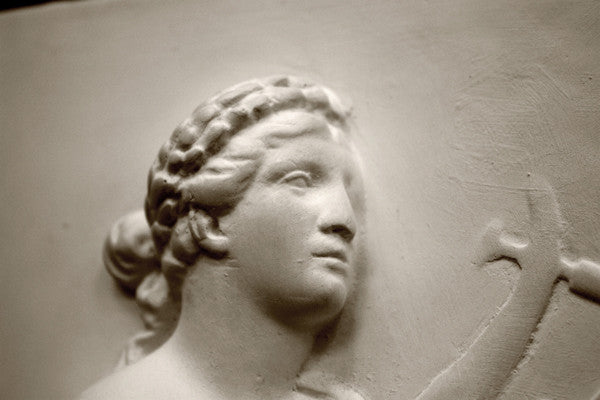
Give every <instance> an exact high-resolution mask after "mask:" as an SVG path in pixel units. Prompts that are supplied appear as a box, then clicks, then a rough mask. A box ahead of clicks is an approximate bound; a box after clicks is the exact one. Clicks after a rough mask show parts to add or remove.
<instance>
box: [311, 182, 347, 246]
mask: <svg viewBox="0 0 600 400" xmlns="http://www.w3.org/2000/svg"><path fill="white" fill-rule="evenodd" d="M323 194H324V196H323V198H322V203H323V204H322V208H321V210H322V212H321V214H320V216H319V220H318V226H319V230H320V231H321V232H323V233H325V234H328V235H335V236H339V237H340V238H341V239H342V240H343V241H344V242H347V243H350V242H352V239H354V236H355V234H356V218H355V214H354V208H353V207H352V202H351V201H350V198H349V196H348V193H347V192H346V188H345V187H344V186H343V185H340V187H336V188H335V189H334V190H332V191H331V192H330V193H327V195H325V193H323Z"/></svg>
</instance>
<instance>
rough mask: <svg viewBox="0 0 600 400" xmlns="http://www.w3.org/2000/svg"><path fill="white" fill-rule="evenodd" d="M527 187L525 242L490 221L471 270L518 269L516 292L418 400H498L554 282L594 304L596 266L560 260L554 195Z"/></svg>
mask: <svg viewBox="0 0 600 400" xmlns="http://www.w3.org/2000/svg"><path fill="white" fill-rule="evenodd" d="M531 181H532V182H531V183H532V187H531V189H529V190H528V191H527V200H528V205H529V212H530V220H529V223H528V224H526V226H525V232H526V236H527V238H528V240H527V242H522V241H520V240H518V239H516V238H514V237H512V236H511V235H510V234H509V233H508V232H506V231H505V230H504V227H503V223H502V221H499V220H493V221H491V222H490V223H489V225H488V226H487V228H486V230H485V232H484V233H483V236H482V239H481V245H480V248H479V250H478V252H477V254H476V257H475V258H476V259H475V263H476V264H477V265H483V264H485V263H488V262H492V261H497V260H500V259H510V260H512V261H514V262H516V263H517V264H518V265H519V267H520V268H521V276H520V279H519V281H518V283H517V284H516V287H515V288H514V290H513V292H512V294H511V296H510V297H509V299H508V300H507V301H506V303H505V304H504V305H503V307H502V309H501V310H500V311H499V313H498V314H497V315H496V316H495V317H494V318H493V319H492V320H491V321H490V323H489V325H488V326H487V328H486V329H485V330H484V331H483V332H482V333H481V334H480V335H479V337H478V338H477V339H476V340H475V342H474V343H473V344H472V345H471V347H470V348H469V349H468V350H467V351H466V352H465V353H464V354H463V355H462V356H461V357H460V358H459V359H458V360H457V361H456V362H454V363H453V364H452V365H451V366H450V367H448V368H447V369H446V370H445V371H443V372H442V373H441V374H440V375H438V376H437V377H436V378H435V379H434V380H433V382H432V383H431V384H430V385H429V387H428V388H427V389H426V390H425V391H424V392H422V393H421V395H420V396H419V397H418V398H419V399H420V400H426V399H427V400H429V399H459V398H460V399H482V400H483V399H491V398H497V397H498V396H500V395H501V394H502V393H503V392H504V389H505V388H506V386H507V385H508V384H509V383H510V381H511V378H512V377H513V376H514V372H515V371H516V370H517V369H518V367H519V365H520V363H521V361H522V360H523V357H524V356H525V354H526V350H527V348H528V346H529V345H530V344H531V335H532V333H533V332H534V331H535V330H536V328H537V326H538V324H539V322H540V321H541V319H542V317H543V316H544V313H545V311H546V308H547V306H548V303H549V301H550V297H551V295H552V291H553V288H554V286H555V284H556V282H557V281H558V280H565V281H567V282H568V284H569V288H570V289H571V291H573V292H574V293H577V294H579V295H582V296H585V297H587V298H589V299H592V300H595V301H597V302H600V265H599V264H597V263H594V262H592V261H590V260H588V259H586V258H580V259H578V260H576V261H571V260H568V259H567V258H566V257H565V256H564V255H563V254H562V251H563V248H564V245H563V242H562V237H563V233H564V222H563V219H562V216H561V214H560V210H559V207H558V203H557V201H556V197H555V194H554V191H553V190H552V187H551V186H550V185H549V184H548V182H547V181H546V180H545V179H543V178H542V177H537V176H532V177H531Z"/></svg>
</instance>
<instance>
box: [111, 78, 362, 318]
mask: <svg viewBox="0 0 600 400" xmlns="http://www.w3.org/2000/svg"><path fill="white" fill-rule="evenodd" d="M348 117H349V113H348V112H347V111H346V110H345V109H344V108H343V106H342V105H341V103H340V101H339V99H338V98H337V96H336V95H335V94H334V93H333V92H331V91H330V90H329V89H327V88H324V87H321V86H317V85H314V84H310V83H307V82H306V81H303V80H299V79H295V78H289V77H283V78H280V77H278V78H269V79H265V80H253V81H249V82H245V83H243V84H240V85H237V86H235V87H233V88H231V89H229V90H226V91H224V92H222V93H221V94H219V95H217V96H215V97H213V98H211V99H209V100H208V101H207V102H205V103H203V104H202V105H200V106H199V107H198V108H197V109H196V110H195V111H194V112H193V113H192V115H191V116H190V117H189V118H188V119H186V120H185V121H184V122H182V123H181V124H180V125H179V126H178V127H177V128H176V129H175V131H174V132H173V134H172V136H171V138H170V139H169V141H168V142H167V143H165V144H164V145H163V146H162V148H161V149H160V152H159V154H158V157H157V159H156V161H155V162H154V164H153V166H152V168H151V170H150V174H149V178H148V194H147V197H146V202H145V216H146V219H147V224H148V225H147V226H149V228H150V229H149V232H148V231H147V228H144V224H139V222H138V225H139V226H138V228H137V230H136V231H134V232H133V233H132V234H130V235H129V236H130V237H134V238H135V239H131V240H130V241H133V242H135V243H137V247H138V250H137V253H138V254H133V257H134V258H135V257H137V258H138V259H139V260H141V261H144V262H141V263H139V264H140V265H141V266H142V267H140V268H141V269H143V271H142V272H139V271H136V273H135V274H134V273H133V270H134V268H133V267H131V268H129V267H126V268H123V267H118V266H117V267H115V266H114V265H115V264H117V263H114V262H112V263H111V262H110V260H114V259H115V256H114V254H115V251H112V253H111V251H110V249H111V248H112V249H117V250H118V245H119V243H122V242H123V240H122V239H119V235H120V233H119V232H121V233H122V232H124V231H125V230H126V228H125V227H122V228H119V229H116V230H115V231H114V232H115V233H113V235H111V237H109V240H108V241H107V248H108V249H109V250H108V251H107V254H109V256H107V257H106V258H105V259H107V260H108V261H109V262H108V263H107V265H108V266H109V270H110V271H111V273H112V274H113V276H116V277H117V278H118V279H120V280H121V281H122V282H124V283H125V284H126V285H129V287H132V288H136V287H137V286H138V285H139V284H140V282H142V281H144V280H149V279H150V278H146V277H147V276H149V275H152V274H154V277H153V278H152V282H153V283H152V284H151V285H150V284H148V285H146V286H150V287H164V288H166V287H168V292H169V293H168V298H169V299H170V300H172V301H174V302H179V301H181V299H182V286H184V285H183V282H184V281H185V277H186V275H187V274H188V272H189V270H190V269H192V268H202V263H203V260H211V265H215V263H216V264H217V265H223V266H227V267H234V268H238V269H239V271H240V274H241V276H243V281H244V285H243V287H242V289H243V290H244V291H245V292H246V294H247V296H248V298H249V299H252V300H253V301H256V302H257V304H258V305H259V306H260V307H262V308H263V309H264V310H265V312H268V313H270V314H272V315H273V317H275V318H280V319H282V320H285V319H286V318H288V317H289V316H294V315H296V316H297V315H305V316H307V315H308V316H310V318H309V319H311V321H314V322H315V323H317V324H322V323H326V322H327V321H329V320H332V319H333V318H335V317H336V316H337V315H338V314H339V312H340V311H341V310H342V308H343V306H344V304H345V303H346V300H347V298H348V296H349V293H350V292H351V288H352V285H353V281H354V278H355V274H356V258H357V254H356V252H357V248H358V246H359V243H358V241H359V240H360V239H359V236H360V235H357V232H358V230H359V228H360V226H361V218H362V212H363V197H362V196H363V189H362V182H361V174H360V171H359V167H358V159H357V157H356V153H355V151H354V149H353V145H352V142H351V140H350V137H349V135H350V127H349V121H348ZM127 225H128V226H132V225H134V224H131V223H128V224H127ZM130 229H131V228H130ZM145 229H146V230H145ZM135 232H137V233H135ZM144 232H145V233H144ZM144 235H145V236H144ZM121 236H122V235H121ZM150 237H151V239H152V243H153V244H154V246H148V245H147V242H148V241H149V239H150ZM111 238H112V239H111ZM141 243H146V247H147V249H146V251H145V253H144V254H140V253H143V251H141V250H139V249H140V248H143V246H140V244H141ZM117 253H118V251H117ZM122 253H123V252H122ZM110 254H113V255H112V256H111V255H110ZM117 258H118V257H117ZM126 258H127V257H126V256H124V257H121V259H126ZM153 260H154V261H153ZM156 261H158V262H156ZM156 268H160V273H158V271H157V270H156ZM119 275H121V276H119ZM125 275H127V278H128V279H129V280H128V281H127V280H126V279H124V277H125ZM163 277H164V282H165V283H164V284H162V285H160V284H156V281H157V279H158V280H160V279H163ZM143 286H144V284H143V283H142V285H141V287H143ZM142 292H143V291H142ZM143 296H144V293H140V288H138V301H140V297H143ZM163 297H164V296H163ZM183 301H185V294H184V296H183Z"/></svg>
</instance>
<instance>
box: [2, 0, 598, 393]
mask: <svg viewBox="0 0 600 400" xmlns="http://www.w3.org/2000/svg"><path fill="white" fill-rule="evenodd" d="M0 46H1V47H0V50H1V56H0V90H1V93H2V95H1V104H0V118H1V127H2V145H1V146H0V163H1V164H0V165H1V171H2V175H1V178H0V185H1V186H0V187H1V190H0V201H1V204H2V205H3V206H2V209H1V211H0V218H1V219H0V232H1V234H2V241H1V244H0V251H1V255H2V267H1V270H0V273H1V279H0V285H1V286H0V293H1V294H0V296H1V297H0V300H1V308H0V310H1V321H2V322H1V325H0V333H1V338H0V339H1V341H0V345H1V347H0V351H1V353H0V354H1V360H0V365H1V370H0V379H1V381H0V391H1V393H0V397H2V398H4V399H64V398H72V397H74V396H76V394H77V393H79V392H80V391H82V390H83V389H84V388H86V387H87V386H89V385H90V384H91V383H92V382H94V381H95V380H97V379H98V378H100V377H101V376H102V375H104V374H106V373H108V372H109V371H110V369H111V368H112V366H113V365H114V363H115V362H116V360H117V358H118V355H119V351H120V349H121V348H122V346H123V344H124V343H125V341H126V339H127V338H128V337H129V336H130V335H131V334H133V333H134V332H135V331H137V330H138V329H139V328H140V325H141V322H140V321H139V319H138V318H137V316H136V314H135V313H136V311H135V306H134V304H132V302H131V301H129V300H128V299H127V298H125V297H123V296H121V295H120V293H119V291H118V290H117V289H116V288H115V287H114V286H113V284H112V282H111V280H110V278H109V277H108V276H107V274H106V273H105V272H104V270H103V267H102V263H101V246H102V242H103V239H104V236H105V234H106V232H107V231H108V229H109V227H110V224H111V222H112V221H114V220H115V219H116V218H118V217H120V216H121V215H123V214H124V213H126V212H127V211H129V210H132V209H136V208H139V207H141V204H142V201H143V197H144V191H145V179H146V173H147V169H148V167H149V165H150V163H151V162H152V159H153V158H154V156H155V154H156V152H157V151H158V148H159V146H160V144H161V143H162V142H163V141H164V140H166V138H167V137H168V135H169V134H170V132H171V130H172V129H173V128H174V127H175V125H176V124H177V123H178V122H179V121H180V120H182V119H183V118H185V117H186V116H187V115H188V114H189V113H190V112H191V111H192V110H193V108H194V107H195V106H196V105H197V104H198V103H199V102H200V101H202V100H204V99H205V98H206V97H207V96H209V95H211V94H213V93H214V92H216V91H219V90H221V89H223V88H225V87H227V86H229V85H231V84H234V83H237V82H239V81H242V80H245V79H248V78H251V77H254V76H264V75H270V74H273V73H291V74H298V75H306V76H309V77H311V78H313V79H315V80H317V81H319V82H322V83H326V84H327V85H329V86H331V87H332V88H334V89H335V90H337V91H338V92H341V93H342V94H343V95H344V96H345V97H347V98H349V99H352V100H353V103H354V108H355V114H356V123H357V125H358V127H359V128H360V130H361V134H362V139H361V143H362V147H363V156H364V159H365V165H366V168H367V171H368V174H369V186H370V190H369V201H370V210H371V213H370V217H369V220H370V223H369V227H370V233H371V237H372V238H373V239H372V242H373V243H372V253H373V260H372V262H371V265H370V269H369V279H368V281H367V283H368V288H367V292H366V294H365V298H364V299H362V301H361V302H360V305H359V310H358V311H359V312H358V315H359V320H358V328H357V331H356V332H357V335H356V340H355V341H354V342H352V343H350V344H347V345H345V346H340V347H342V350H339V351H336V350H335V347H334V348H332V350H331V352H330V354H328V355H326V357H325V358H324V359H323V360H321V361H320V362H318V363H317V365H316V366H315V368H320V369H324V370H326V371H329V372H332V373H334V374H337V375H339V376H341V377H343V378H344V379H345V380H346V381H347V382H349V383H351V384H353V385H356V386H357V387H358V388H360V389H361V390H363V391H364V392H365V393H366V394H367V395H368V397H370V398H373V399H410V398H414V397H415V396H416V395H417V394H418V393H419V392H420V391H421V390H422V389H423V388H424V387H425V386H426V385H427V383H428V382H429V381H430V380H431V379H432V378H433V377H434V376H435V375H437V373H439V372H440V371H441V370H442V369H444V368H445V367H446V366H447V365H449V363H451V362H452V361H453V360H454V359H456V358H457V357H458V355H459V354H460V353H461V352H462V351H464V350H465V349H466V348H467V347H468V346H469V344H470V343H471V342H472V341H473V339H474V338H475V337H476V335H477V333H478V332H479V330H480V329H482V328H483V327H484V326H485V324H486V323H487V321H488V320H489V319H490V317H491V316H492V315H493V314H494V312H495V310H496V308H497V307H499V306H500V305H501V304H502V303H503V302H504V300H505V299H506V297H507V296H508V293H509V290H510V287H511V284H512V283H513V282H514V280H515V279H516V277H517V274H518V270H517V269H516V268H514V266H511V265H510V264H509V263H508V262H503V263H497V264H495V265H492V266H489V267H487V268H484V269H482V268H478V267H476V266H474V265H472V264H471V263H470V255H471V253H472V250H473V248H474V246H475V245H476V243H477V233H478V232H480V231H481V229H483V227H484V226H485V224H486V223H487V221H488V220H489V219H490V218H493V217H501V218H503V219H504V220H505V222H506V223H507V224H508V225H509V226H510V227H512V228H513V229H514V230H515V231H518V229H519V226H522V225H520V224H523V223H524V222H526V219H527V213H526V211H525V210H526V201H525V194H524V190H523V189H524V188H526V187H527V178H526V175H527V173H528V172H531V173H537V174H542V175H544V176H546V177H547V178H548V180H549V181H550V183H551V184H552V185H553V187H554V188H555V189H556V192H557V196H558V200H559V202H560V204H561V207H562V211H563V214H564V217H565V219H566V220H567V222H568V224H569V225H568V232H567V236H566V237H565V243H566V245H567V246H568V248H569V250H570V252H572V254H574V255H577V256H586V257H589V258H591V259H594V260H596V261H600V221H599V216H600V201H599V199H600V173H599V171H600V170H599V168H600V158H599V157H598V155H599V154H600V136H599V134H600V113H599V112H598V110H599V106H600V101H599V99H600V2H598V1H594V0H590V1H575V2H573V1H543V2H523V1H520V0H514V1H485V2H482V1H479V0H462V1H433V0H432V1H422V2H420V1H419V2H417V1H415V2H413V1H406V2H395V1H372V0H371V1H368V2H367V1H319V2H295V1H248V2H236V1H214V2H192V1H173V2H162V1H141V0H139V1H104V0H98V1H87V2H76V3H65V4H63V3H57V4H50V5H46V6H41V7H36V8H31V9H23V10H17V11H10V12H3V13H0ZM534 348H535V349H536V350H535V352H534V354H533V356H531V357H529V358H528V359H527V361H526V363H525V365H524V366H523V368H522V370H521V372H520V373H519V374H518V375H517V377H516V379H515V381H514V382H513V383H512V384H511V386H510V387H509V391H508V393H507V396H506V398H507V399H575V400H576V399H585V400H588V399H591V397H592V396H593V394H594V393H595V392H596V391H598V390H600V305H598V304H595V303H592V302H590V301H587V300H584V299H582V298H580V297H577V296H575V295H573V294H572V293H570V292H569V291H568V290H567V289H566V286H565V285H564V284H560V285H559V286H558V288H557V291H556V294H555V296H554V298H553V301H552V304H551V305H550V307H549V313H548V314H547V316H546V318H545V320H544V321H543V323H542V325H541V327H540V329H539V331H538V332H537V333H536V335H535V338H534Z"/></svg>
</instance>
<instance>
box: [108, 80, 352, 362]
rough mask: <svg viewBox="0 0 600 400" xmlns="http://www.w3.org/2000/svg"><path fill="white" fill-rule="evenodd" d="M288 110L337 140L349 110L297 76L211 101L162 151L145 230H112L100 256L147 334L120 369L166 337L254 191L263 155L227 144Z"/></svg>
mask: <svg viewBox="0 0 600 400" xmlns="http://www.w3.org/2000/svg"><path fill="white" fill-rule="evenodd" d="M286 110H306V111H308V112H310V113H317V114H319V115H321V116H322V117H323V118H324V119H325V120H326V121H327V122H328V123H329V125H330V127H331V131H332V135H333V136H334V137H336V138H338V139H339V140H344V139H343V138H344V137H345V135H344V132H348V131H349V116H350V111H349V110H348V109H347V108H346V107H344V106H343V105H342V103H341V101H340V100H339V98H338V97H337V96H336V95H335V93H333V92H332V91H331V90H330V89H328V88H326V87H323V86H318V85H316V84H313V83H311V82H309V81H306V80H304V79H299V78H295V77H270V78H266V79H257V80H250V81H247V82H243V83H241V84H239V85H235V86H233V87H231V88H229V89H227V90H225V91H223V92H221V93H220V94H218V95H216V96H214V97H212V98H210V99H209V100H208V101H206V102H204V103H203V104H201V105H200V106H199V107H198V108H196V110H194V112H193V113H192V115H191V116H190V117H189V118H187V119H186V120H184V121H183V122H182V123H181V124H179V126H178V127H177V128H176V129H175V130H174V132H173V133H172V135H171V137H170V139H169V140H168V141H167V142H166V143H165V144H164V145H163V146H162V147H161V149H160V151H159V153H158V157H157V159H156V160H155V161H154V163H153V165H152V167H151V169H150V173H149V176H148V193H147V196H146V201H145V204H144V211H145V219H146V221H142V219H143V215H142V214H141V213H139V212H138V213H134V214H131V215H128V216H125V217H124V218H122V219H121V220H119V221H117V223H115V225H114V227H113V229H112V230H111V233H110V234H109V236H108V238H107V240H106V244H105V248H104V261H105V265H106V267H107V269H108V271H109V272H110V274H111V275H112V276H113V277H114V278H115V279H116V281H117V282H119V283H120V284H121V285H122V286H123V287H125V288H126V289H128V290H130V291H135V293H136V300H137V302H138V305H139V307H140V309H141V310H142V318H143V320H144V323H145V325H146V329H147V330H146V331H145V332H143V333H142V334H139V335H137V336H136V337H134V338H133V339H132V341H131V342H130V344H129V348H128V349H126V352H125V355H124V358H123V359H122V362H121V364H129V363H131V362H134V361H135V360H137V359H139V358H141V357H143V356H144V355H145V354H148V353H149V352H151V351H152V350H154V349H155V348H156V347H158V346H159V345H160V344H161V343H162V341H164V340H166V338H168V336H169V335H170V333H171V332H172V330H173V329H174V327H175V325H176V322H177V318H178V315H179V311H180V301H181V286H182V282H183V279H184V277H185V274H186V272H187V270H188V269H189V266H191V265H193V264H194V262H195V261H196V260H197V259H198V257H199V256H201V255H207V256H209V257H213V258H220V257H223V256H224V255H225V250H224V249H223V248H221V246H219V244H218V241H216V240H213V239H214V237H213V236H211V235H212V234H211V232H213V231H214V229H215V228H216V226H215V224H216V221H217V220H218V217H219V216H220V215H222V214H223V213H225V212H226V211H227V210H228V209H231V208H233V207H235V205H236V204H237V202H238V201H239V199H240V198H241V196H242V195H243V193H244V192H245V189H246V188H247V187H248V186H249V184H250V183H251V182H252V178H253V176H254V173H255V172H256V170H257V169H258V164H259V162H260V160H261V156H262V154H263V153H264V151H265V146H264V145H262V146H257V145H256V142H248V143H244V142H243V141H238V143H237V144H236V145H234V144H233V143H232V142H231V139H232V138H233V137H234V136H235V135H236V134H237V133H239V132H240V131H242V130H243V129H244V128H246V127H249V126H251V125H252V124H255V123H256V122H258V121H260V120H262V119H264V118H266V117H268V116H269V115H272V114H274V113H277V112H280V111H286ZM298 134H301V133H298ZM230 143H231V144H230ZM191 222H193V224H191ZM192 225H193V228H192ZM207 238H209V239H211V240H206V239H207Z"/></svg>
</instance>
